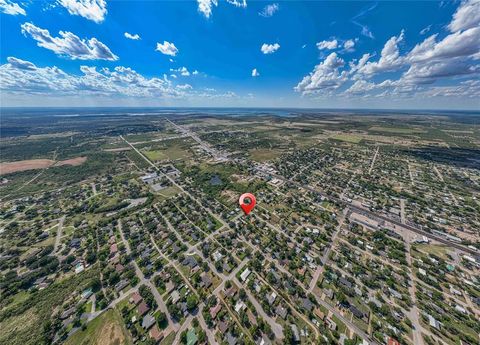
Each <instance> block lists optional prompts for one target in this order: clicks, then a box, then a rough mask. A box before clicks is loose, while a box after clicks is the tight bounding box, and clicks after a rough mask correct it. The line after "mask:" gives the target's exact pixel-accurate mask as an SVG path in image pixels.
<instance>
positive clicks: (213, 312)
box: [210, 303, 222, 320]
mask: <svg viewBox="0 0 480 345" xmlns="http://www.w3.org/2000/svg"><path fill="white" fill-rule="evenodd" d="M220 310H222V305H221V304H220V303H218V304H217V305H216V306H215V307H211V308H210V316H211V317H212V319H213V320H215V319H216V317H217V314H218V313H219V312H220Z"/></svg>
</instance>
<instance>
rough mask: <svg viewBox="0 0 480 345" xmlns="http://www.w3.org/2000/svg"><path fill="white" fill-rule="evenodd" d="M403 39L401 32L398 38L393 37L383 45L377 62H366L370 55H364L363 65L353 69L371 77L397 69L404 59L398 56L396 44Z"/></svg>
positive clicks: (398, 51)
mask: <svg viewBox="0 0 480 345" xmlns="http://www.w3.org/2000/svg"><path fill="white" fill-rule="evenodd" d="M403 39H404V32H403V30H402V32H401V33H400V35H399V36H393V37H391V38H390V39H389V40H388V41H387V42H386V43H385V45H384V46H383V49H382V52H381V54H380V59H379V60H378V61H375V62H366V60H368V58H369V57H370V55H368V56H367V55H364V56H363V59H364V60H363V61H362V63H363V65H362V66H357V67H356V68H355V69H356V71H357V72H358V73H361V74H366V75H373V74H376V73H381V72H388V71H394V70H396V69H398V68H399V67H400V66H402V65H403V63H404V58H403V57H402V56H400V50H399V48H398V44H399V43H400V42H402V41H403ZM365 59H366V60H365Z"/></svg>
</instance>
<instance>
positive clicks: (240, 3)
mask: <svg viewBox="0 0 480 345" xmlns="http://www.w3.org/2000/svg"><path fill="white" fill-rule="evenodd" d="M227 2H228V3H229V4H231V5H233V6H235V7H241V8H247V0H227Z"/></svg>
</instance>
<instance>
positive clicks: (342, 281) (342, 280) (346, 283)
mask: <svg viewBox="0 0 480 345" xmlns="http://www.w3.org/2000/svg"><path fill="white" fill-rule="evenodd" d="M338 282H339V283H340V285H342V286H343V287H345V288H347V289H351V288H352V283H350V281H348V280H347V279H345V278H344V277H341V278H340V279H338Z"/></svg>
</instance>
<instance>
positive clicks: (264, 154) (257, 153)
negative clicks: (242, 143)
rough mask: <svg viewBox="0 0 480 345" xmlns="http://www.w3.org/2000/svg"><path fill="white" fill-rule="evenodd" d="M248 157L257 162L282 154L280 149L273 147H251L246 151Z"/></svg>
mask: <svg viewBox="0 0 480 345" xmlns="http://www.w3.org/2000/svg"><path fill="white" fill-rule="evenodd" d="M248 153H249V155H250V158H252V159H253V160H254V161H257V162H264V161H269V160H271V159H275V158H277V157H279V156H280V155H281V154H282V151H280V150H275V149H253V150H250V151H248Z"/></svg>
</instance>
